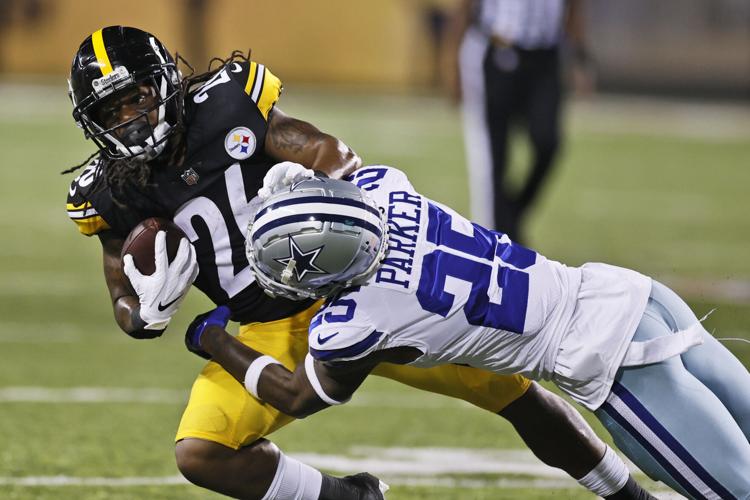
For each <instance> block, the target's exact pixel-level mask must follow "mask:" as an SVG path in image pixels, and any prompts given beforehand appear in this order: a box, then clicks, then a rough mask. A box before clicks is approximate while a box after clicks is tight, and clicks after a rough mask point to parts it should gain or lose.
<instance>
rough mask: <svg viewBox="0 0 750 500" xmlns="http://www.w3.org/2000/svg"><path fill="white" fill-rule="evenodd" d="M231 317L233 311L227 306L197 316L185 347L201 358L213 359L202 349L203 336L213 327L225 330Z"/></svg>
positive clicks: (188, 331)
mask: <svg viewBox="0 0 750 500" xmlns="http://www.w3.org/2000/svg"><path fill="white" fill-rule="evenodd" d="M231 315H232V311H230V310H229V308H228V307H227V306H219V307H217V308H216V309H213V310H211V311H208V312H205V313H203V314H199V315H198V316H196V317H195V319H194V320H193V322H192V323H190V326H188V328H187V331H186V332H185V347H187V349H188V351H190V352H192V353H193V354H197V355H198V356H200V357H201V358H205V359H211V355H210V354H208V353H207V352H206V351H204V350H203V348H202V347H201V335H203V332H204V331H205V330H206V328H207V327H209V326H211V325H215V326H220V327H221V328H225V327H226V326H227V323H229V317H230V316H231Z"/></svg>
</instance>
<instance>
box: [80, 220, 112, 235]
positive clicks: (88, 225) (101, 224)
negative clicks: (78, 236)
mask: <svg viewBox="0 0 750 500" xmlns="http://www.w3.org/2000/svg"><path fill="white" fill-rule="evenodd" d="M73 221H74V222H75V223H76V225H77V226H78V230H79V231H80V232H81V233H82V234H85V235H86V236H92V235H94V234H97V233H100V232H102V231H105V230H107V229H109V224H107V222H106V221H105V220H104V219H102V218H101V216H99V215H96V216H94V217H88V218H86V219H73Z"/></svg>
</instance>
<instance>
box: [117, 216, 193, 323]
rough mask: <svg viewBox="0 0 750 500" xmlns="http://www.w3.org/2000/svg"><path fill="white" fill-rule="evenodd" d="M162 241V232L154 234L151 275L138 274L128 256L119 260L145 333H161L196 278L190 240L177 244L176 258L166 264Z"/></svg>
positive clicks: (165, 248)
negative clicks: (134, 297) (151, 331)
mask: <svg viewBox="0 0 750 500" xmlns="http://www.w3.org/2000/svg"><path fill="white" fill-rule="evenodd" d="M166 238H167V233H166V232H165V231H159V232H158V233H157V235H156V239H155V242H154V259H155V270H154V272H153V274H150V275H149V274H146V275H144V274H141V272H140V271H139V270H138V268H137V267H135V264H134V263H133V256H132V255H130V254H126V255H125V256H124V257H123V270H124V271H125V274H126V275H127V277H128V279H129V280H130V284H131V285H132V286H133V289H134V290H135V293H136V294H138V302H139V303H140V311H139V315H140V317H141V319H142V320H143V321H144V323H146V326H145V327H144V329H146V330H163V329H165V328H166V327H167V325H168V324H169V321H170V320H171V319H172V316H173V315H174V313H176V312H177V309H178V308H179V307H180V304H181V303H182V300H183V299H184V298H185V295H186V294H187V291H188V289H189V288H190V285H192V284H193V281H195V277H196V276H198V262H197V260H196V258H195V249H194V248H193V245H192V244H191V243H190V241H188V239H187V238H183V239H182V240H181V241H180V246H179V248H178V250H177V255H175V258H174V260H173V261H172V263H171V264H170V262H169V257H168V256H167V239H166Z"/></svg>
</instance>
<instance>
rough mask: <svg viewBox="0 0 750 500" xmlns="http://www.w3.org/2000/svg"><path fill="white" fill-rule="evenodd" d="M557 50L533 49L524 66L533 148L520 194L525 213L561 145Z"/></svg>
mask: <svg viewBox="0 0 750 500" xmlns="http://www.w3.org/2000/svg"><path fill="white" fill-rule="evenodd" d="M559 66H560V65H559V58H558V54H557V51H555V50H549V51H534V52H532V53H531V54H530V56H529V57H528V58H527V64H526V67H525V68H524V70H525V72H526V73H527V74H528V76H527V82H528V92H529V94H528V98H527V100H526V109H525V116H526V120H527V127H528V132H529V140H530V142H531V149H532V154H533V155H532V164H531V169H530V171H529V174H528V177H527V178H526V181H525V183H524V185H523V188H522V189H521V191H520V193H519V196H518V210H519V213H520V214H523V213H524V212H525V211H526V209H528V208H529V207H530V206H531V205H532V203H533V202H534V200H535V199H536V197H537V195H538V194H539V191H540V189H541V188H542V186H543V183H544V181H545V180H546V179H547V176H548V174H549V172H550V170H551V169H552V166H553V164H554V161H555V157H556V154H557V151H558V148H559V145H560V99H561V92H562V84H561V78H560V67H559Z"/></svg>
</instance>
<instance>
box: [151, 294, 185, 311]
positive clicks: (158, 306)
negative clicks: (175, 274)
mask: <svg viewBox="0 0 750 500" xmlns="http://www.w3.org/2000/svg"><path fill="white" fill-rule="evenodd" d="M178 300H180V297H177V298H176V299H174V300H170V301H169V302H167V303H166V304H162V303H161V301H159V303H158V304H157V305H156V308H157V309H158V310H159V312H162V311H164V310H166V309H167V308H168V307H169V306H171V305H172V304H174V303H175V302H177V301H178Z"/></svg>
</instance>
